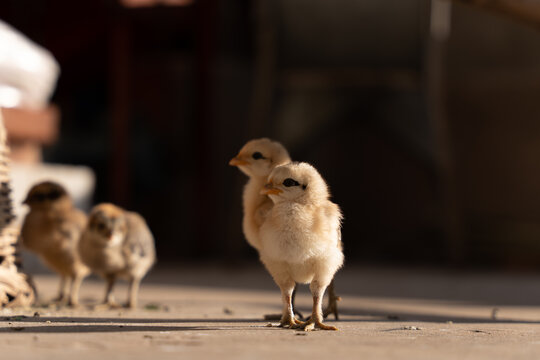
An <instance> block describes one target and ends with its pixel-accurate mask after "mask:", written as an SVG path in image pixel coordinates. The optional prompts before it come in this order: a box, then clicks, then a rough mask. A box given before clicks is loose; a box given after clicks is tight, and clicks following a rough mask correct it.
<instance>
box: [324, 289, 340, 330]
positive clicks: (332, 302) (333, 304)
mask: <svg viewBox="0 0 540 360" xmlns="http://www.w3.org/2000/svg"><path fill="white" fill-rule="evenodd" d="M327 292H328V306H327V307H326V309H324V312H323V317H324V318H325V319H326V318H327V317H328V315H330V314H334V317H335V319H336V320H339V315H338V307H337V302H338V301H340V300H341V297H339V296H337V295H336V293H335V291H334V280H332V282H331V283H330V285H329V286H328V289H327Z"/></svg>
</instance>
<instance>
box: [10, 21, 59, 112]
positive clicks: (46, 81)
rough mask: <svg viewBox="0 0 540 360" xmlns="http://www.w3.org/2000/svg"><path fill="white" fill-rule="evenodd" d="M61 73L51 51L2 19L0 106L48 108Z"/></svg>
mask: <svg viewBox="0 0 540 360" xmlns="http://www.w3.org/2000/svg"><path fill="white" fill-rule="evenodd" d="M59 74H60V67H59V65H58V63H57V62H56V60H55V59H54V57H53V56H52V54H51V53H50V52H49V51H47V50H46V49H44V48H42V47H41V46H39V45H37V44H35V43H33V42H32V41H31V40H29V39H28V38H27V37H26V36H24V35H23V34H21V33H20V32H18V31H17V30H15V29H14V28H12V27H11V26H9V25H8V24H6V23H5V22H3V21H1V20H0V107H6V108H11V107H25V108H31V109H42V108H44V107H45V106H46V105H47V104H48V103H49V99H50V97H51V95H52V93H53V91H54V88H55V86H56V80H57V79H58V75H59Z"/></svg>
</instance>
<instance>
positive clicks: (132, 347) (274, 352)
mask: <svg viewBox="0 0 540 360" xmlns="http://www.w3.org/2000/svg"><path fill="white" fill-rule="evenodd" d="M35 280H36V283H37V286H38V288H39V291H40V294H41V299H40V301H41V302H43V303H44V302H46V301H47V300H48V299H50V298H51V297H53V296H54V295H55V292H56V286H57V279H56V278H55V277H54V276H51V275H39V276H36V278H35ZM120 285H121V286H119V287H118V288H117V289H116V290H117V291H116V294H117V299H118V300H123V299H124V298H125V291H126V286H125V284H123V283H122V284H120ZM539 285H540V274H517V275H508V274H503V273H478V272H476V273H470V272H454V271H452V272H449V271H438V270H433V269H417V270H410V269H399V268H395V269H391V268H354V267H348V268H346V269H344V270H343V271H341V272H340V273H339V274H338V277H337V285H336V286H337V290H338V294H339V295H341V296H342V297H343V300H342V301H341V302H340V303H339V305H340V310H341V318H340V321H337V322H336V321H334V320H333V319H332V320H329V321H328V322H329V323H331V324H334V325H336V326H338V327H339V329H340V331H337V332H329V331H315V332H310V333H305V332H301V331H295V330H286V329H280V328H275V327H268V326H267V325H268V321H264V320H262V315H263V314H267V313H277V312H279V311H280V308H281V305H280V295H279V291H278V290H277V287H276V286H275V285H274V284H273V282H272V280H271V278H270V277H269V275H268V274H266V273H265V271H264V270H263V269H262V267H260V266H251V267H237V268H232V269H231V268H221V267H217V266H194V267H179V268H174V269H173V268H168V269H167V268H163V267H162V268H158V269H156V270H154V271H153V272H152V273H151V274H150V275H149V276H148V278H147V279H146V280H145V282H144V283H143V286H142V287H141V293H140V305H139V309H137V310H134V311H127V310H122V309H120V310H106V311H105V310H103V311H92V310H91V309H90V305H91V304H93V303H96V302H97V301H99V300H100V299H101V297H102V292H103V291H104V285H103V283H102V282H101V281H100V280H99V279H97V278H90V279H87V280H86V281H85V283H84V284H83V287H82V290H81V299H82V303H83V304H84V306H82V307H81V308H79V309H57V308H55V307H53V306H50V307H45V306H41V307H36V308H32V309H25V310H22V309H21V310H3V311H0V349H2V359H35V358H39V359H53V358H54V359H57V360H60V359H70V360H73V359H74V357H77V360H84V359H91V358H92V359H95V358H99V357H102V358H112V357H113V356H114V359H130V360H134V359H149V358H152V359H169V358H170V359H179V358H185V359H207V358H214V357H219V358H220V359H233V358H234V359H244V358H245V359H253V358H257V359H277V358H279V357H297V356H301V357H303V358H304V357H305V358H307V357H310V358H336V359H337V358H339V359H348V358H350V359H363V360H366V359H430V360H432V359H456V358H459V359H494V358H497V359H538V358H539V357H540V286H539ZM297 302H298V304H299V305H300V308H301V309H302V310H304V311H305V312H306V313H307V310H308V309H309V308H310V305H311V298H310V296H309V293H308V291H307V287H305V286H304V287H303V288H302V289H301V291H300V293H299V295H298V298H297ZM36 312H37V313H39V316H33V315H34V313H36ZM180 356H181V357H180Z"/></svg>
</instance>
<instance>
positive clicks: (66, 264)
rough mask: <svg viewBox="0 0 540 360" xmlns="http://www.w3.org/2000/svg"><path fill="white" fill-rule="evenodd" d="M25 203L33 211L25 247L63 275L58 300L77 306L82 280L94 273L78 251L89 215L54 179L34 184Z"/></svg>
mask: <svg viewBox="0 0 540 360" xmlns="http://www.w3.org/2000/svg"><path fill="white" fill-rule="evenodd" d="M24 204H26V205H28V206H29V207H30V211H29V212H28V214H27V215H26V217H25V219H24V223H23V226H22V230H21V237H22V244H23V246H24V247H25V248H26V249H28V250H30V251H32V252H34V253H36V254H37V255H39V257H40V258H41V259H42V260H43V261H44V263H45V264H46V265H47V266H48V267H49V268H51V269H52V270H54V271H55V272H56V273H58V274H59V275H60V280H61V281H60V290H59V294H58V299H57V300H58V301H60V302H61V303H64V302H67V303H68V304H69V305H72V306H75V305H77V304H78V302H79V301H78V300H79V288H80V286H81V282H82V280H83V279H84V277H85V276H86V275H88V274H89V273H90V271H89V269H88V267H86V266H85V265H84V264H83V262H82V261H81V259H80V257H79V254H78V251H77V247H78V242H79V239H80V236H81V233H82V231H83V229H84V228H85V226H86V215H85V214H84V213H83V212H82V211H80V210H78V209H77V208H75V207H74V206H73V202H72V200H71V197H70V196H69V194H68V193H67V191H66V190H65V189H64V187H62V186H61V185H60V184H57V183H55V182H51V181H45V182H41V183H39V184H36V185H34V186H33V187H32V188H31V189H30V191H29V192H28V195H27V197H26V200H24Z"/></svg>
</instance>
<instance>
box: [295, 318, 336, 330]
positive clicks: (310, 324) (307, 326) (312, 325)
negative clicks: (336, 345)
mask: <svg viewBox="0 0 540 360" xmlns="http://www.w3.org/2000/svg"><path fill="white" fill-rule="evenodd" d="M292 328H293V329H299V330H304V331H312V330H315V329H319V330H333V331H336V330H338V328H337V327H335V326H331V325H326V324H323V323H322V322H321V321H316V320H313V318H311V319H309V320H308V321H306V322H302V323H301V324H297V325H294V326H292Z"/></svg>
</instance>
